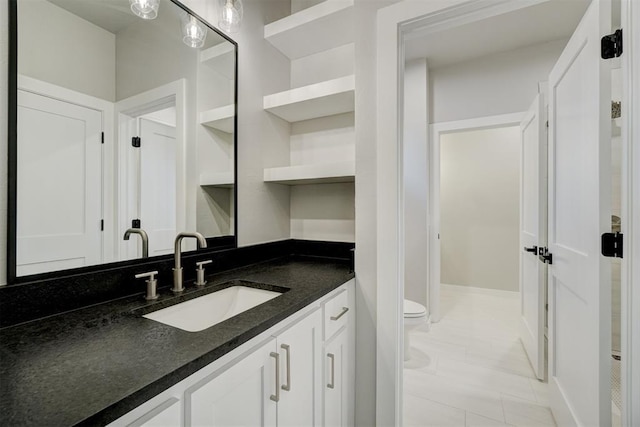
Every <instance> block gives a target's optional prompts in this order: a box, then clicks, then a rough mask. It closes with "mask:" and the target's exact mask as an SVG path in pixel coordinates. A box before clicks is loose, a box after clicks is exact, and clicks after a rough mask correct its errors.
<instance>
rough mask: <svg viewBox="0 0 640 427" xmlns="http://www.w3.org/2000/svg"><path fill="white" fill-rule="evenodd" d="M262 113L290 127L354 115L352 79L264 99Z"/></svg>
mask: <svg viewBox="0 0 640 427" xmlns="http://www.w3.org/2000/svg"><path fill="white" fill-rule="evenodd" d="M264 109H265V110H266V111H269V112H270V113H272V114H274V115H276V116H278V117H280V118H282V119H284V120H286V121H288V122H290V123H294V122H299V121H303V120H310V119H316V118H320V117H326V116H332V115H335V114H342V113H348V112H351V111H354V109H355V76H353V75H351V76H346V77H340V78H337V79H333V80H328V81H324V82H320V83H316V84H312V85H308V86H303V87H299V88H295V89H291V90H286V91H284V92H279V93H274V94H272V95H267V96H265V97H264Z"/></svg>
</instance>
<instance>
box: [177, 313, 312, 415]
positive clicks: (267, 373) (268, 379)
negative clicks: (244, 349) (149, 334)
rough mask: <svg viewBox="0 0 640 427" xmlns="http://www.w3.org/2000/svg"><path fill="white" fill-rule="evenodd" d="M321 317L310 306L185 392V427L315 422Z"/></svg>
mask: <svg viewBox="0 0 640 427" xmlns="http://www.w3.org/2000/svg"><path fill="white" fill-rule="evenodd" d="M321 334H322V316H321V314H320V310H319V309H316V310H315V311H314V312H313V313H311V314H309V315H308V316H306V317H305V318H304V319H302V320H300V321H299V322H297V323H295V324H294V325H292V326H291V327H290V328H289V329H287V330H285V331H284V332H282V333H280V334H278V335H277V336H276V337H275V338H273V339H271V340H269V341H268V342H267V343H266V344H265V345H263V346H261V347H260V348H258V349H257V350H254V351H253V352H251V353H250V354H249V355H248V356H246V357H245V358H244V359H242V360H241V361H239V362H237V363H235V364H234V365H233V366H231V367H229V368H227V367H223V368H221V369H220V371H218V372H215V373H213V374H212V375H210V376H209V377H207V378H205V379H203V380H202V381H200V382H199V383H198V384H196V385H194V386H193V387H192V388H190V389H188V390H187V391H186V393H185V409H186V411H185V417H186V425H187V426H230V425H243V426H276V425H277V426H278V427H285V426H291V427H294V426H296V427H299V426H317V425H320V419H321V412H320V399H319V396H320V387H321V384H320V380H321V376H320V372H321V366H320V351H321V346H322V341H321Z"/></svg>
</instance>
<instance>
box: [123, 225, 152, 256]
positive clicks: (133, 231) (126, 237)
mask: <svg viewBox="0 0 640 427" xmlns="http://www.w3.org/2000/svg"><path fill="white" fill-rule="evenodd" d="M132 234H139V235H140V238H141V239H142V258H149V236H148V235H147V232H146V231H144V230H143V229H142V228H130V229H128V230H127V231H125V232H124V237H123V239H124V240H129V236H131V235H132Z"/></svg>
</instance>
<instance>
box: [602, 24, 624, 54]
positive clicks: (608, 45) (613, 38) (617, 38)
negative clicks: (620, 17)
mask: <svg viewBox="0 0 640 427" xmlns="http://www.w3.org/2000/svg"><path fill="white" fill-rule="evenodd" d="M620 55H622V30H621V29H620V30H616V32H615V33H613V34H609V35H606V36H604V37H603V38H602V39H601V40H600V56H602V59H611V58H617V57H619V56H620Z"/></svg>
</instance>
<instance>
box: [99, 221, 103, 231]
mask: <svg viewBox="0 0 640 427" xmlns="http://www.w3.org/2000/svg"><path fill="white" fill-rule="evenodd" d="M100 231H104V219H101V220H100Z"/></svg>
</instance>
